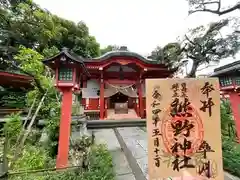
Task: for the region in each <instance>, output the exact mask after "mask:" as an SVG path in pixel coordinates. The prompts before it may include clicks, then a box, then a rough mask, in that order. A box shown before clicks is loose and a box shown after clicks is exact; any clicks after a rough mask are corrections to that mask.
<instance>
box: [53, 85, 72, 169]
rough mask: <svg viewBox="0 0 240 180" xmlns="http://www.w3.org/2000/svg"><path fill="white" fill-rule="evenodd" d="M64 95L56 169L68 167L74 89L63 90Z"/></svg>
mask: <svg viewBox="0 0 240 180" xmlns="http://www.w3.org/2000/svg"><path fill="white" fill-rule="evenodd" d="M62 93H63V95H62V106H61V119H60V130H59V140H58V155H57V163H56V168H64V167H67V165H68V151H69V138H70V130H71V115H72V88H63V89H62Z"/></svg>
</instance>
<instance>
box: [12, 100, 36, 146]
mask: <svg viewBox="0 0 240 180" xmlns="http://www.w3.org/2000/svg"><path fill="white" fill-rule="evenodd" d="M36 100H37V97H35V98H34V100H33V103H32V105H31V107H30V109H29V111H28V115H27V117H26V120H25V121H24V124H23V127H22V130H21V132H20V134H19V136H18V138H17V141H16V144H15V145H14V146H13V148H14V147H17V146H18V145H19V142H20V141H21V139H22V136H23V134H24V130H25V127H26V124H27V122H28V120H29V119H30V117H31V115H32V110H33V108H34V106H35V103H36Z"/></svg>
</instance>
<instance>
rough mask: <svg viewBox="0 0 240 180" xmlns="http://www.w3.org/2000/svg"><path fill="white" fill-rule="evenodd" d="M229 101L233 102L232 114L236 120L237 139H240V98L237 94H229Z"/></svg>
mask: <svg viewBox="0 0 240 180" xmlns="http://www.w3.org/2000/svg"><path fill="white" fill-rule="evenodd" d="M229 100H230V102H231V107H232V112H233V116H234V119H235V127H236V132H237V137H238V139H240V96H239V95H238V93H237V92H231V93H229Z"/></svg>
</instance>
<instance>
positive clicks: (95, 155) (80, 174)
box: [10, 145, 115, 180]
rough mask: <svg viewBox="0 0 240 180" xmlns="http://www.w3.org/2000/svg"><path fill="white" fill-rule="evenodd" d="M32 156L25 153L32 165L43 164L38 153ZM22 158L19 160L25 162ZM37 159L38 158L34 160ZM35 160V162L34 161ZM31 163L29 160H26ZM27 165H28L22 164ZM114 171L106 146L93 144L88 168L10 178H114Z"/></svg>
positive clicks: (12, 177) (72, 179)
mask: <svg viewBox="0 0 240 180" xmlns="http://www.w3.org/2000/svg"><path fill="white" fill-rule="evenodd" d="M32 155H33V157H32V158H29V156H28V155H26V158H29V159H28V160H27V161H29V160H30V159H33V158H35V160H33V162H34V163H33V162H32V163H33V165H36V166H35V167H40V166H39V165H41V166H42V167H43V166H44V162H45V160H44V159H43V158H40V157H39V155H40V154H35V153H33V154H32ZM24 159H25V158H24V156H23V159H21V160H20V161H21V162H22V161H23V163H24V164H25V161H24ZM36 159H38V160H36ZM36 161H37V162H36ZM28 163H30V164H32V163H31V162H28ZM24 166H25V167H27V166H28V165H24ZM114 177H115V176H114V171H113V165H112V157H111V154H110V153H109V151H108V150H107V148H106V147H105V146H104V145H99V146H93V147H92V148H91V153H90V165H89V169H88V170H86V171H84V170H82V169H75V170H68V171H59V172H41V173H37V174H36V173H35V174H23V175H15V176H11V177H10V180H33V179H34V180H59V179H68V180H99V179H102V180H114Z"/></svg>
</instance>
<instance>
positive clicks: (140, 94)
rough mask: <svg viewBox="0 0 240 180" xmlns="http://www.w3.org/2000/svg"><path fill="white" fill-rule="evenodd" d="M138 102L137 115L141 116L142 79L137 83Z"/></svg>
mask: <svg viewBox="0 0 240 180" xmlns="http://www.w3.org/2000/svg"><path fill="white" fill-rule="evenodd" d="M138 104H139V116H140V117H141V118H143V99H142V81H141V80H140V81H139V85H138Z"/></svg>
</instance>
